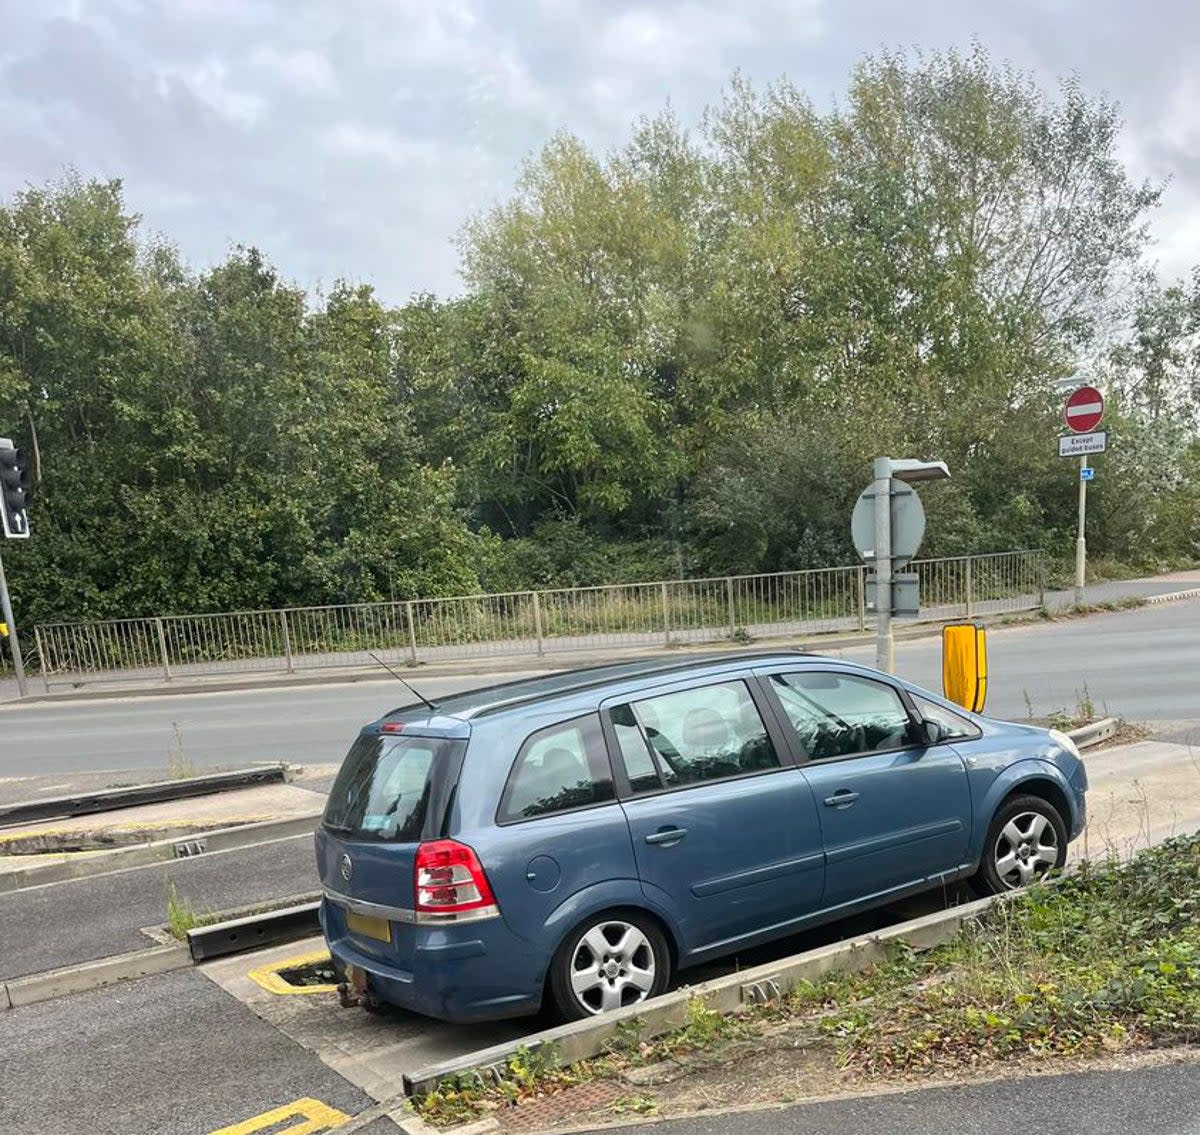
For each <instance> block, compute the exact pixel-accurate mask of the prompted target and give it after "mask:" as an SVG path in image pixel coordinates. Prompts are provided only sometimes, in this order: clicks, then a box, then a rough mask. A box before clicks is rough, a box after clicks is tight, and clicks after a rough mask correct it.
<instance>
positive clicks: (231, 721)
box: [0, 584, 1200, 787]
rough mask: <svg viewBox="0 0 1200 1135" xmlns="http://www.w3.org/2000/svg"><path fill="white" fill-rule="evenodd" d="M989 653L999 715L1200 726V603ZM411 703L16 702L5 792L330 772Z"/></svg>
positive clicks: (937, 673) (926, 669) (1099, 619)
mask: <svg viewBox="0 0 1200 1135" xmlns="http://www.w3.org/2000/svg"><path fill="white" fill-rule="evenodd" d="M1144 586H1151V585H1149V584H1146V585H1144ZM1177 587H1178V585H1176V589H1177ZM988 643H989V660H990V670H991V676H990V679H989V681H990V691H989V696H988V704H987V712H988V713H989V714H992V715H993V716H997V717H1009V718H1017V719H1022V718H1026V717H1029V716H1035V717H1037V716H1045V715H1046V714H1049V713H1050V712H1052V711H1054V710H1060V709H1061V710H1068V711H1071V712H1074V710H1075V709H1076V708H1077V707H1078V705H1079V703H1080V702H1081V700H1083V699H1084V698H1086V697H1090V698H1091V700H1092V701H1093V702H1094V704H1095V707H1096V709H1097V710H1099V711H1101V712H1105V711H1107V712H1111V713H1114V714H1118V715H1120V716H1123V717H1125V718H1127V719H1129V720H1133V721H1149V722H1155V723H1169V724H1171V725H1172V727H1173V728H1174V729H1175V733H1174V735H1175V736H1177V737H1178V739H1180V740H1186V739H1187V738H1188V737H1189V736H1190V733H1191V731H1192V730H1194V729H1195V727H1196V726H1198V725H1200V695H1198V694H1197V692H1196V684H1195V680H1194V675H1195V674H1196V673H1197V672H1200V598H1197V599H1191V600H1180V601H1178V602H1173V603H1166V604H1162V605H1159V606H1153V607H1143V608H1139V609H1135V610H1129V611H1120V612H1113V613H1103V614H1097V615H1091V616H1088V617H1087V618H1078V619H1064V620H1062V621H1058V622H1038V623H1029V624H1022V625H1019V626H1011V627H996V628H993V629H992V630H991V631H990V632H989V635H988ZM772 645H774V644H770V643H762V644H757V646H758V648H762V647H768V648H769V647H770V646H772ZM827 653H829V654H831V655H833V656H835V657H845V658H849V659H853V660H855V661H861V662H866V663H869V664H873V663H874V656H875V652H874V647H873V646H871V645H867V644H863V645H858V646H854V647H850V648H845V649H840V650H838V649H830V650H828V651H827ZM594 661H603V659H602V658H600V657H597V658H596V659H594ZM896 663H897V671H898V672H899V673H900V674H901V675H902V676H903V677H906V678H909V679H911V680H913V681H915V682H917V683H918V684H920V685H923V686H926V687H928V688H929V689H932V690H939V689H940V688H941V642H940V639H938V638H936V637H934V638H921V639H912V640H909V641H900V642H898V643H897V644H896ZM544 672H546V671H545V669H542V670H536V669H534V670H524V671H517V672H506V673H503V674H492V675H487V674H483V675H481V674H465V673H464V674H449V675H445V674H444V675H436V676H435V675H414V676H412V679H411V680H412V681H413V682H414V683H415V684H416V685H417V686H418V688H419V689H420V690H421V692H422V693H424V694H426V696H429V697H432V698H434V699H435V700H436V699H437V698H439V697H443V696H445V695H447V694H449V693H453V692H455V691H457V690H463V689H468V688H471V687H476V686H482V685H489V684H492V683H494V682H497V681H508V680H510V679H516V678H519V677H525V676H530V675H533V674H537V673H544ZM411 700H412V699H411V696H410V695H409V694H408V693H407V691H405V690H404V689H403V688H402V687H401V686H400V685H399V683H397V682H396V681H395V680H394V679H391V678H388V679H385V680H381V681H372V682H356V683H352V684H332V685H323V686H291V687H279V688H271V689H259V688H255V689H244V690H233V691H224V692H219V693H202V694H182V695H173V696H170V697H167V696H157V697H131V698H121V699H112V700H107V699H106V700H95V701H84V702H41V703H34V704H30V705H19V704H12V703H9V704H7V705H4V706H0V736H2V737H3V739H4V743H3V745H2V746H0V779H3V778H13V777H21V776H30V775H34V774H45V775H54V776H66V775H67V774H72V775H73V774H76V773H87V772H94V771H95V770H97V769H102V768H122V769H158V770H163V769H165V767H166V764H167V759H168V754H170V753H172V752H173V751H175V752H182V754H183V756H184V757H185V758H186V759H187V761H188V762H189V763H190V764H191V765H193V766H194V767H196V768H197V769H199V768H205V769H207V768H210V767H214V766H225V767H229V766H233V765H246V764H252V763H254V762H256V761H276V760H285V761H288V762H290V763H295V764H303V765H330V766H332V765H336V764H337V763H339V762H340V761H341V758H342V756H343V755H344V754H345V752H346V750H347V748H348V747H349V745H350V742H351V740H352V739H353V737H354V735H355V734H356V733H357V731H358V728H359V727H360V726H361V725H362V724H363V723H364V722H366V721H369V720H372V719H373V718H375V717H378V716H379V715H380V714H381V713H385V712H387V711H388V710H390V709H392V708H393V707H395V706H396V705H398V704H403V703H405V702H408V701H411ZM1197 738H1198V739H1200V732H1198V733H1197ZM0 787H3V786H2V785H0Z"/></svg>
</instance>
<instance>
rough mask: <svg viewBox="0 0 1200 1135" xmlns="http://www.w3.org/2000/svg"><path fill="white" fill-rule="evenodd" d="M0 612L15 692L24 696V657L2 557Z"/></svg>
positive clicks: (0, 565) (26, 691)
mask: <svg viewBox="0 0 1200 1135" xmlns="http://www.w3.org/2000/svg"><path fill="white" fill-rule="evenodd" d="M0 614H3V616H4V621H5V622H6V623H7V624H8V642H9V645H10V647H11V648H12V657H13V670H14V671H15V673H16V675H17V692H18V693H19V694H20V695H21V697H24V696H25V695H26V694H27V693H28V692H29V691H28V690H27V688H26V686H25V659H23V658H22V657H21V640H20V638H19V637H18V636H17V622H16V620H15V619H14V618H13V609H12V600H11V599H10V598H9V596H8V580H7V579H6V578H5V576H4V560H3V559H0Z"/></svg>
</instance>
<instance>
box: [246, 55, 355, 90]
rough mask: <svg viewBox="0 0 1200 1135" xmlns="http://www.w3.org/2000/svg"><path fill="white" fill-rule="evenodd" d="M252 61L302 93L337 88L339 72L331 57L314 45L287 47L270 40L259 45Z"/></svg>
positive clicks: (251, 57) (287, 85)
mask: <svg viewBox="0 0 1200 1135" xmlns="http://www.w3.org/2000/svg"><path fill="white" fill-rule="evenodd" d="M250 62H251V63H253V64H254V66H256V67H260V68H262V69H263V70H264V71H267V72H269V73H270V74H272V75H273V76H274V77H275V78H276V79H278V80H279V81H280V82H281V83H283V85H284V86H286V87H288V88H289V89H291V90H293V91H295V92H296V93H297V94H302V95H332V94H336V93H337V90H338V81H337V75H336V74H335V73H334V70H333V64H332V63H331V62H330V61H329V57H328V56H326V55H323V54H322V53H321V52H319V51H314V50H313V49H311V48H297V49H295V50H293V51H286V50H283V49H281V48H278V47H275V46H274V45H271V44H267V45H263V46H260V47H256V48H255V49H254V51H252V52H251V54H250Z"/></svg>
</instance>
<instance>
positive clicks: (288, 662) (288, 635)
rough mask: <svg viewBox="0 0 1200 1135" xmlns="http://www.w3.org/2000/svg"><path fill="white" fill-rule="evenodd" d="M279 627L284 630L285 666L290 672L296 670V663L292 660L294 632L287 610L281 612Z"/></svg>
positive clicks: (292, 672)
mask: <svg viewBox="0 0 1200 1135" xmlns="http://www.w3.org/2000/svg"><path fill="white" fill-rule="evenodd" d="M279 627H280V629H281V630H282V631H283V660H284V666H285V667H286V668H287V672H288V673H289V674H294V673H295V672H296V666H295V663H294V662H293V661H292V632H291V630H289V628H288V617H287V612H286V611H280V612H279Z"/></svg>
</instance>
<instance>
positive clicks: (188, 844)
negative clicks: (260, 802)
mask: <svg viewBox="0 0 1200 1135" xmlns="http://www.w3.org/2000/svg"><path fill="white" fill-rule="evenodd" d="M320 821H321V817H320V815H319V814H317V813H314V814H313V815H311V816H292V817H289V818H288V819H285V820H261V821H259V822H257V823H252V824H239V825H237V826H235V827H229V828H217V829H214V830H213V831H207V832H192V833H191V834H189V835H184V836H174V837H172V838H171V839H162V840H155V841H153V842H150V843H139V844H134V845H132V846H130V847H116V848H113V849H112V850H111V851H97V852H93V853H89V854H87V855H81V856H79V857H78V858H75V859H63V860H59V861H57V862H55V863H43V864H34V865H31V866H29V867H20V868H17V869H16V870H14V871H4V872H0V894H6V893H9V892H11V891H21V890H25V889H26V888H28V887H41V886H45V885H46V884H48V883H62V882H66V881H67V880H69V879H82V878H86V877H88V876H91V875H107V874H109V873H110V872H113V871H124V870H126V869H127V868H130V867H144V866H146V865H147V864H149V863H159V862H162V861H165V860H169V859H188V858H194V857H195V856H197V855H204V854H208V853H209V852H213V851H228V850H230V849H232V848H238V847H249V846H250V845H252V844H256V843H270V842H273V841H275V840H280V839H292V838H294V837H295V836H300V835H308V834H310V833H311V832H314V831H316V830H317V825H318V824H319V823H320Z"/></svg>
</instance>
